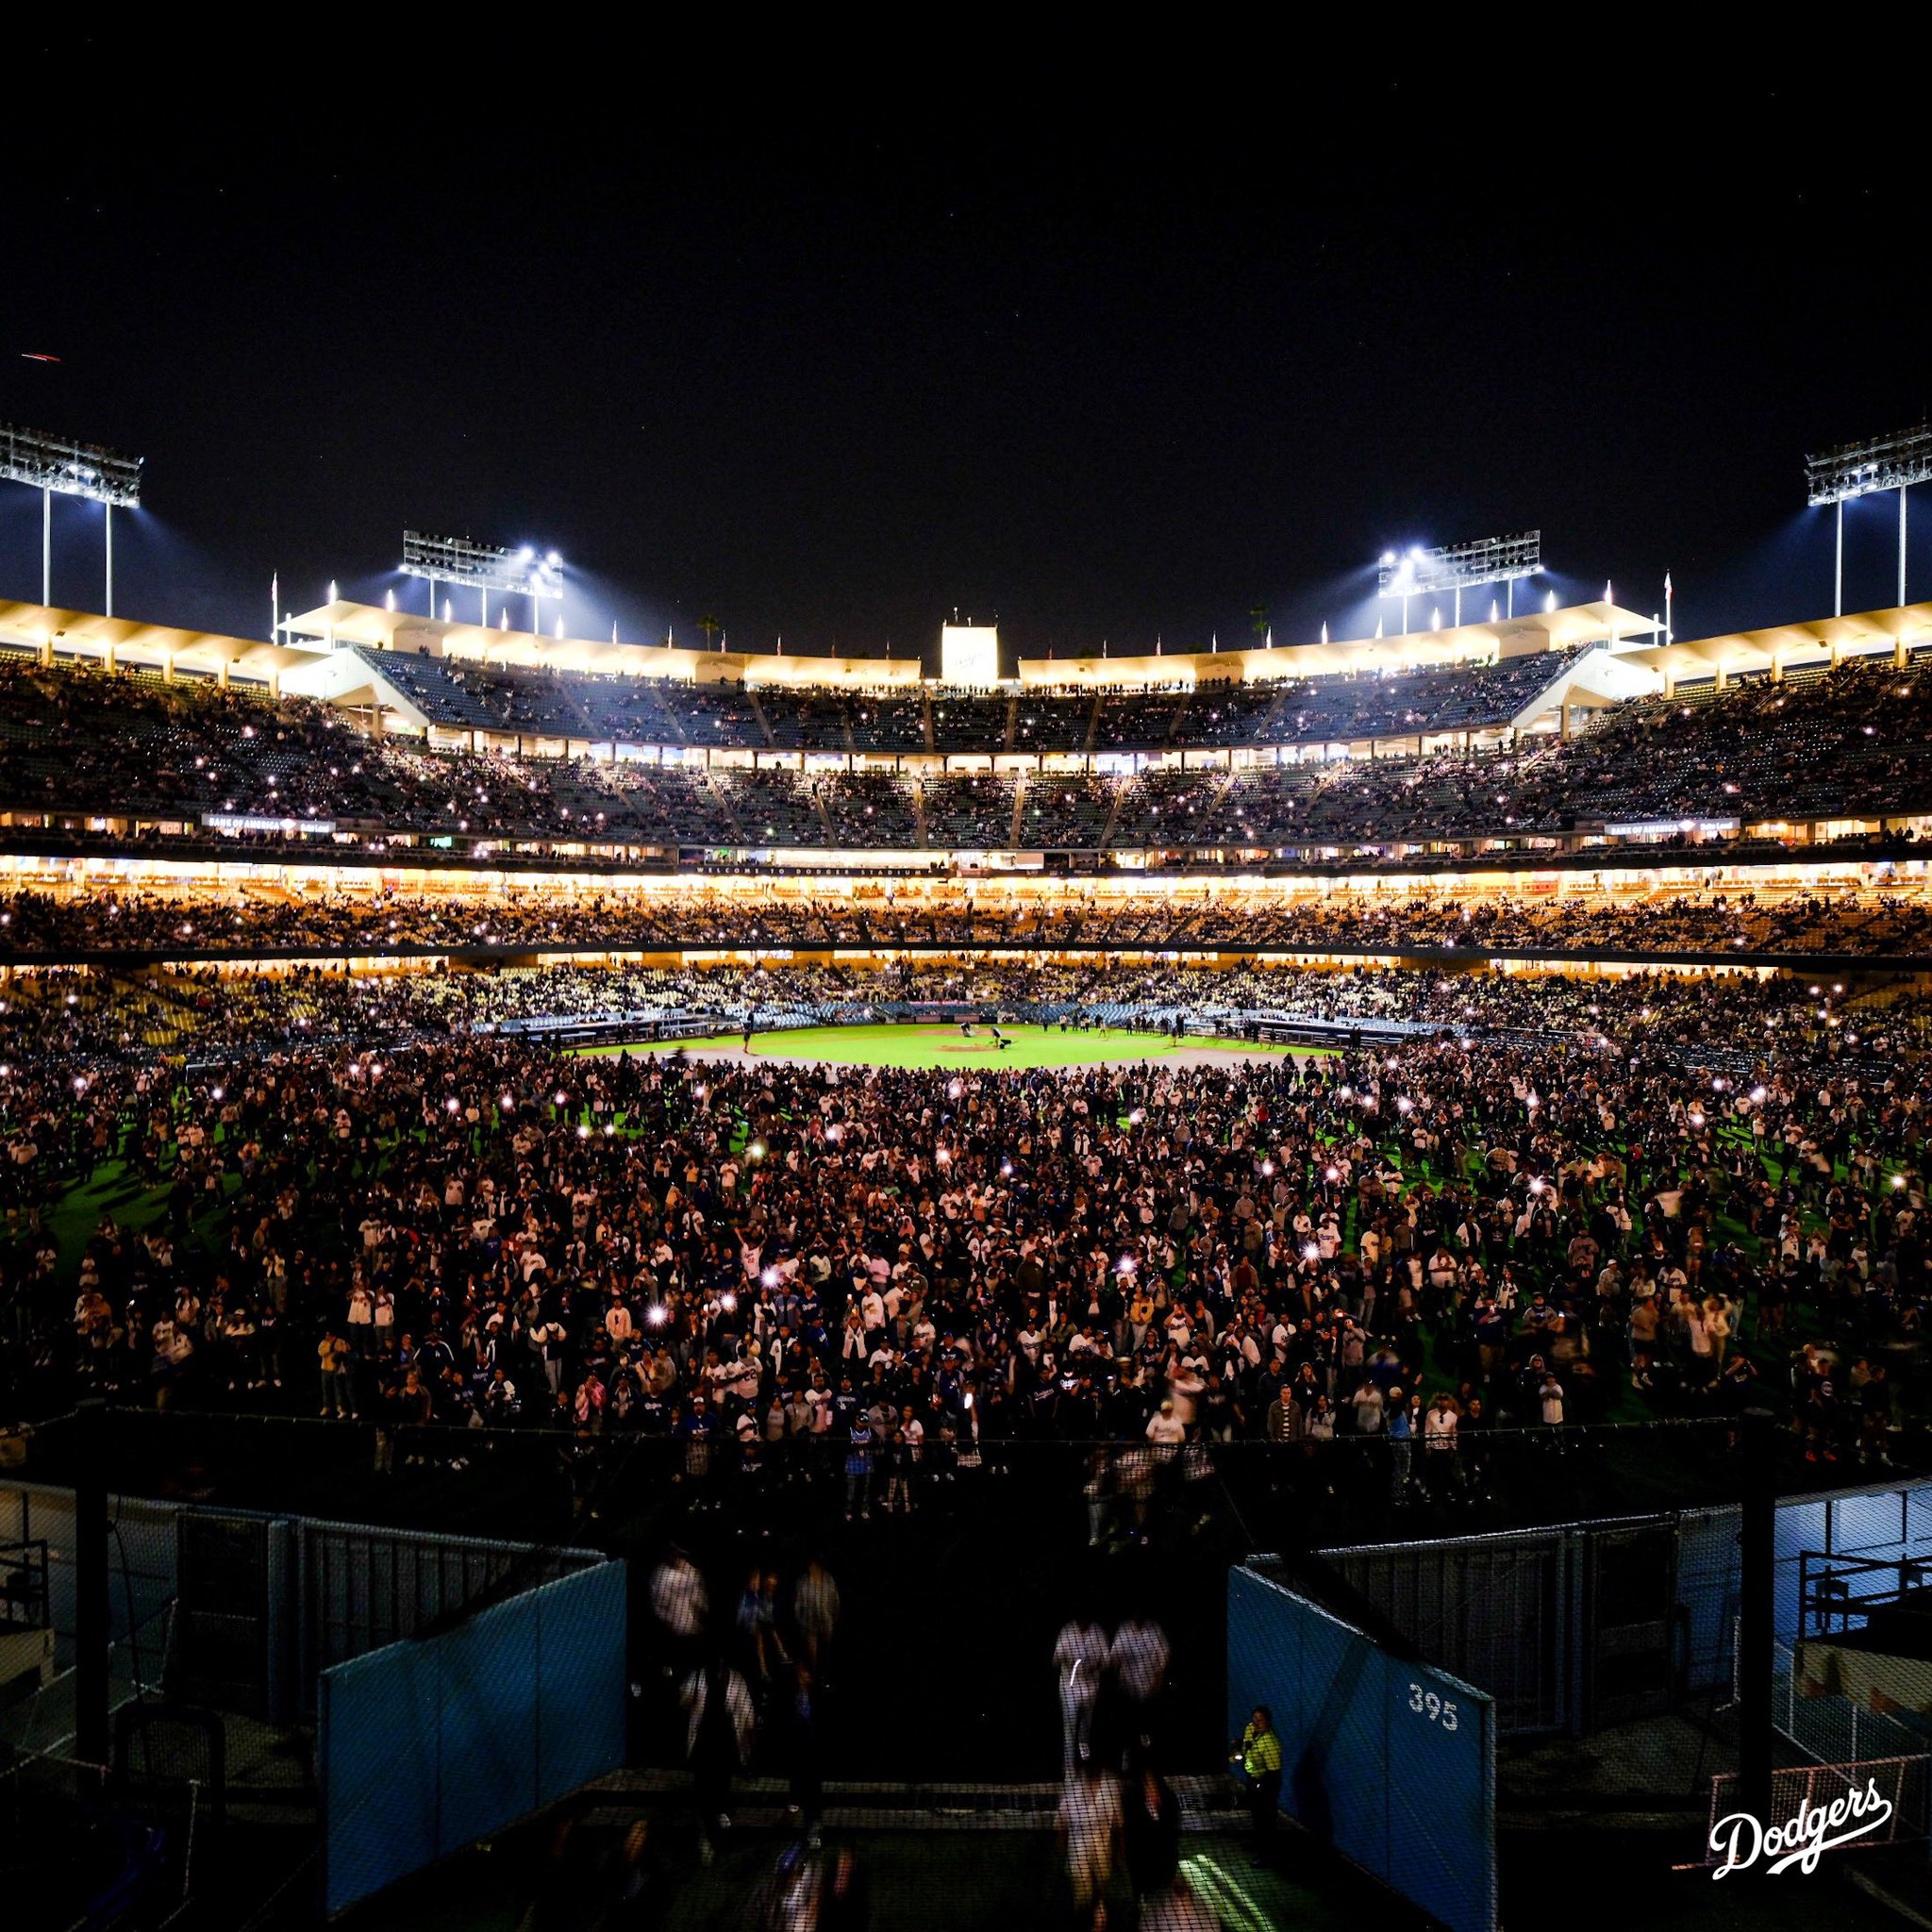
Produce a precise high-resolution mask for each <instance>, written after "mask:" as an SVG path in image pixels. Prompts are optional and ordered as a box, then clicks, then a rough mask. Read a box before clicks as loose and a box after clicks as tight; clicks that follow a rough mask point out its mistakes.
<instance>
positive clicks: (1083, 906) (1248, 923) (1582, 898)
mask: <svg viewBox="0 0 1932 1932" xmlns="http://www.w3.org/2000/svg"><path fill="white" fill-rule="evenodd" d="M492 886H493V889H489V890H482V891H476V892H475V893H473V894H462V893H455V892H443V893H439V894H425V893H411V892H407V891H396V890H387V891H378V890H371V889H365V890H361V891H330V890H327V889H325V888H318V889H316V890H313V891H295V890H292V889H284V888H280V887H270V886H255V887H247V888H244V887H233V888H228V889H226V890H222V891H209V890H208V889H206V888H192V889H191V888H184V889H182V890H180V891H166V892H163V891H156V890H154V889H151V888H146V889H144V888H140V887H132V888H120V887H115V886H111V885H110V886H105V887H104V886H102V885H101V884H99V883H96V882H92V881H90V882H89V884H88V885H87V886H86V888H85V889H83V888H81V887H79V886H75V887H72V888H66V889H63V890H61V891H59V892H58V893H55V892H48V891H32V890H24V891H14V892H10V893H0V958H41V959H55V960H58V959H61V958H74V957H77V956H82V955H89V954H108V953H121V952H128V953H134V952H141V953H152V954H160V955H162V956H165V957H169V958H193V957H197V956H210V955H220V954H240V955H249V954H255V953H260V952H263V951H302V950H308V951H313V952H318V953H349V954H353V955H357V956H366V955H369V954H374V953H380V952H383V951H385V950H388V949H399V948H413V949H422V948H430V949H443V948H447V949H450V950H453V951H467V950H477V949H488V948H491V947H498V948H501V947H541V948H545V949H549V948H564V947H574V948H577V949H609V950H612V951H625V950H643V951H649V950H653V949H662V948H666V947H676V948H685V947H691V946H704V945H727V946H737V947H743V946H750V947H789V948H792V949H805V950H809V949H812V948H823V947H879V948H898V947H907V946H911V947H925V948H931V947H937V946H1028V947H1041V948H1058V947H1067V948H1082V949H1102V948H1116V949H1132V948H1138V947H1145V948H1153V949H1159V950H1162V951H1169V950H1173V949H1175V948H1183V947H1208V946H1214V947H1227V948H1230V949H1239V950H1242V951H1246V950H1250V949H1280V950H1291V949H1298V950H1304V951H1320V950H1323V949H1326V948H1330V947H1333V948H1338V949H1347V950H1354V951H1366V952H1376V953H1414V952H1427V951H1438V950H1461V951H1471V952H1480V953H1483V954H1486V955H1493V954H1497V953H1530V954H1534V953H1537V952H1553V953H1561V952H1578V953H1590V954H1595V953H1603V952H1627V953H1636V954H1654V955H1671V954H1698V953H1704V954H1713V953H1772V954H1775V953H1799V954H1809V955H1818V954H1843V955H1847V956H1874V957H1876V956H1889V957H1908V956H1916V955H1924V954H1926V953H1927V952H1932V897H1928V896H1926V895H1924V894H1923V893H1921V892H1919V891H1916V890H1912V891H1905V890H1901V889H1893V890H1871V889H1860V888H1857V887H1851V886H1846V887H1839V888H1833V889H1830V890H1828V891H1771V890H1768V889H1766V890H1750V889H1745V890H1739V889H1725V890H1712V889H1703V888H1693V889H1679V890H1673V889H1671V888H1669V887H1665V888H1661V889H1658V890H1655V891H1647V892H1646V891H1641V890H1630V889H1624V890H1618V891H1575V892H1571V893H1566V894H1563V895H1561V896H1558V895H1556V894H1554V893H1552V894H1547V895H1544V896H1541V897H1536V898H1530V897H1524V896H1522V895H1518V894H1508V893H1500V892H1499V893H1494V894H1483V893H1470V894H1466V895H1459V896H1453V897H1452V896H1449V895H1431V894H1428V893H1403V894H1394V893H1389V894H1382V893H1375V892H1371V891H1355V892H1346V893H1343V892H1336V893H1331V894H1328V895H1324V896H1315V895H1311V894H1301V895H1294V894H1291V893H1288V892H1285V891H1276V890H1272V889H1264V888H1245V889H1244V888H1237V887H1224V888H1222V889H1220V890H1218V891H1215V892H1214V893H1213V894H1212V895H1211V896H1210V895H1202V894H1193V895H1186V896H1183V895H1174V896H1169V895H1166V894H1161V893H1157V892H1143V893H1134V894H1119V893H1099V892H1095V891H1086V892H1081V891H1073V890H1070V891H1065V892H1062V893H1059V894H1057V895H1052V896H1048V895H1030V896H1029V895H1025V894H1020V893H1014V892H1009V891H996V890H992V889H988V890H984V891H974V890H969V889H968V888H966V887H965V886H962V885H959V884H958V883H939V882H929V883H928V882H922V883H919V884H916V885H908V884H900V885H893V886H877V885H868V886H863V887H860V888H858V890H856V891H852V892H850V893H841V894H838V895H833V894H830V893H824V894H809V893H806V894H791V895H785V896H780V895H777V894H774V893H772V892H759V893H752V892H746V891H742V890H740V889H736V888H731V887H725V886H717V887H712V888H705V887H687V888H683V889H680V890H677V891H658V892H654V891H636V890H617V889H615V888H599V887H596V886H594V885H591V886H586V887H585V888H584V889H583V890H581V891H576V892H574V893H573V892H560V891H556V890H554V889H552V890H541V891H540V890H533V889H531V888H529V887H524V886H518V885H515V884H512V883H509V882H508V881H502V880H498V881H494V882H492Z"/></svg>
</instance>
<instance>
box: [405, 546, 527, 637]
mask: <svg viewBox="0 0 1932 1932" xmlns="http://www.w3.org/2000/svg"><path fill="white" fill-rule="evenodd" d="M402 568H403V575H405V576H406V577H427V578H428V579H429V614H430V616H431V617H434V616H435V615H436V587H437V585H438V584H453V585H454V584H468V585H470V586H471V587H472V588H474V589H475V591H476V592H477V593H478V596H479V599H480V603H479V615H478V618H477V622H478V623H479V624H482V625H488V624H489V622H490V593H491V591H507V592H508V594H509V595H510V596H512V597H527V598H528V599H529V600H530V630H531V632H532V634H535V633H536V632H537V631H539V630H541V627H542V600H543V599H544V598H545V597H555V598H556V599H557V601H558V605H559V606H560V605H561V604H562V602H563V558H560V557H559V556H558V554H557V552H556V551H554V550H553V551H551V552H550V553H549V555H548V556H546V557H542V558H539V557H538V555H537V553H536V552H535V551H534V550H532V549H531V548H530V547H529V546H528V545H527V544H525V546H524V548H522V549H521V550H517V549H511V548H509V547H508V546H506V545H504V544H500V543H478V542H475V541H473V540H472V539H471V538H468V537H426V536H425V535H424V534H423V533H422V532H421V531H420V530H405V531H404V532H403V566H402Z"/></svg>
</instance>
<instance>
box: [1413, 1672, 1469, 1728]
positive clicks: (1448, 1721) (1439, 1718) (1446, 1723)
mask: <svg viewBox="0 0 1932 1932" xmlns="http://www.w3.org/2000/svg"><path fill="white" fill-rule="evenodd" d="M1408 1707H1409V1709H1411V1710H1412V1711H1414V1712H1415V1714H1416V1715H1417V1716H1418V1717H1425V1718H1427V1719H1428V1721H1429V1722H1430V1723H1431V1724H1441V1726H1442V1728H1443V1729H1444V1730H1445V1731H1453V1730H1454V1729H1455V1728H1456V1724H1457V1718H1456V1700H1455V1699H1454V1698H1452V1697H1439V1696H1437V1694H1436V1693H1435V1692H1434V1691H1424V1689H1423V1687H1422V1686H1421V1685H1420V1684H1411V1685H1410V1686H1409V1687H1408Z"/></svg>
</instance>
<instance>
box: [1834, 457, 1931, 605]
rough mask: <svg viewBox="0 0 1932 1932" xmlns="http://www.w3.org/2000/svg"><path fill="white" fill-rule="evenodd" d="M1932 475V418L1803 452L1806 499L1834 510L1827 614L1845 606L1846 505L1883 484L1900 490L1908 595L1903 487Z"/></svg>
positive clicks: (1901, 595) (1902, 576) (1901, 559)
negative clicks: (1813, 453)
mask: <svg viewBox="0 0 1932 1932" xmlns="http://www.w3.org/2000/svg"><path fill="white" fill-rule="evenodd" d="M1927 477H1932V422H1925V423H1921V424H1920V425H1918V427H1917V428H1916V429H1894V430H1893V431H1892V432H1891V434H1890V435H1889V436H1874V437H1870V438H1868V439H1867V440H1866V441H1863V442H1847V443H1841V444H1840V446H1839V447H1838V448H1837V449H1828V450H1824V451H1822V452H1821V453H1820V454H1819V455H1817V456H1815V457H1807V458H1805V483H1806V486H1807V501H1808V502H1809V503H1810V505H1811V507H1812V508H1814V509H1816V508H1819V507H1820V506H1821V505H1823V504H1827V503H1828V504H1831V505H1834V506H1835V507H1836V509H1837V512H1838V541H1837V554H1836V557H1835V558H1834V561H1833V565H1832V579H1831V582H1832V590H1831V614H1832V615H1833V616H1834V617H1842V616H1843V615H1844V608H1845V505H1846V504H1848V503H1849V502H1851V500H1852V499H1853V498H1854V497H1855V496H1873V495H1875V494H1876V493H1877V492H1878V491H1881V490H1896V491H1898V601H1899V603H1900V604H1901V605H1903V604H1904V603H1905V601H1906V491H1907V490H1909V489H1910V488H1911V487H1912V485H1913V484H1914V483H1923V482H1924V481H1925V480H1926V478H1927Z"/></svg>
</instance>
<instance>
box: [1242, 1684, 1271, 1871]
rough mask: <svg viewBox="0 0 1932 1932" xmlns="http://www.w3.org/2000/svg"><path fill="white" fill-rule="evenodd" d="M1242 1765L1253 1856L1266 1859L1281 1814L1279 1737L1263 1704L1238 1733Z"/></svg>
mask: <svg viewBox="0 0 1932 1932" xmlns="http://www.w3.org/2000/svg"><path fill="white" fill-rule="evenodd" d="M1239 1756H1240V1758H1241V1771H1242V1773H1243V1774H1244V1775H1245V1776H1246V1778H1247V1780H1248V1817H1249V1820H1250V1821H1251V1822H1252V1824H1253V1825H1254V1830H1255V1856H1256V1857H1257V1858H1266V1857H1267V1856H1268V1855H1269V1853H1270V1852H1271V1851H1272V1850H1273V1848H1274V1826H1275V1821H1276V1820H1277V1819H1278V1818H1279V1817H1280V1815H1281V1734H1280V1733H1279V1732H1278V1731H1277V1730H1276V1729H1275V1728H1274V1714H1273V1712H1271V1711H1270V1710H1269V1708H1268V1707H1267V1706H1266V1705H1265V1704H1262V1705H1257V1707H1256V1708H1255V1714H1254V1716H1253V1717H1251V1718H1250V1719H1249V1720H1248V1727H1247V1729H1246V1730H1244V1731H1243V1732H1242V1733H1241V1745H1240V1749H1239Z"/></svg>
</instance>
